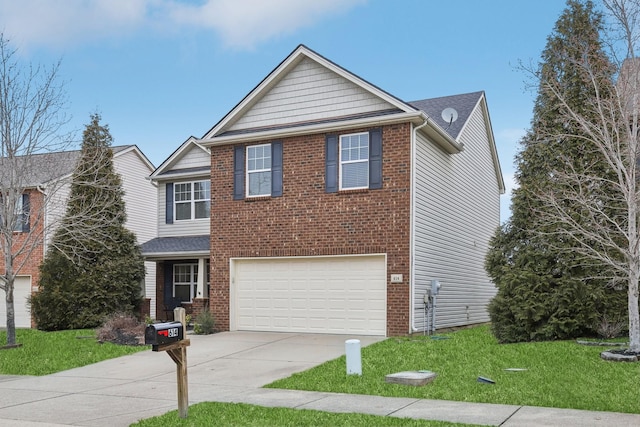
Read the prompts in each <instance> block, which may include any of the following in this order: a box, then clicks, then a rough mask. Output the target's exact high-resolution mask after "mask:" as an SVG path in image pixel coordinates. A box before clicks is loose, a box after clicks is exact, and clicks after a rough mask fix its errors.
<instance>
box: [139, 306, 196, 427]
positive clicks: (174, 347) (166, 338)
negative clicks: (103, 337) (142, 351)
mask: <svg viewBox="0 0 640 427" xmlns="http://www.w3.org/2000/svg"><path fill="white" fill-rule="evenodd" d="M173 318H174V319H177V320H178V321H179V322H172V323H159V324H154V325H149V326H147V329H146V331H145V343H146V344H151V346H152V347H151V349H152V350H153V351H166V352H167V354H168V355H169V357H171V359H172V360H173V361H174V362H175V364H176V378H177V383H178V414H179V415H180V418H187V415H188V414H189V384H188V381H187V347H188V346H189V345H191V341H189V340H188V339H184V334H185V333H186V330H187V325H186V312H185V310H184V308H182V307H178V308H176V309H174V310H173Z"/></svg>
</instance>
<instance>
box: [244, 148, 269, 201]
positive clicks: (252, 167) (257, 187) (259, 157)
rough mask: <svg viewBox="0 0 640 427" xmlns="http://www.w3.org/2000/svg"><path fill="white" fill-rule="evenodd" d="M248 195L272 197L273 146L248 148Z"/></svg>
mask: <svg viewBox="0 0 640 427" xmlns="http://www.w3.org/2000/svg"><path fill="white" fill-rule="evenodd" d="M247 195H248V196H249V197H257V196H270V195H271V144H263V145H252V146H249V147H247Z"/></svg>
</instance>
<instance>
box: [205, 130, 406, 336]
mask: <svg viewBox="0 0 640 427" xmlns="http://www.w3.org/2000/svg"><path fill="white" fill-rule="evenodd" d="M368 130H370V129H369V128H365V129H356V130H349V133H353V132H359V131H368ZM410 132H411V130H410V125H409V124H408V123H407V124H399V125H391V126H385V127H383V132H382V141H383V145H382V146H383V188H382V189H380V190H355V191H346V192H340V193H326V192H325V179H324V175H325V152H324V151H325V134H315V135H305V136H297V137H292V138H285V139H282V143H283V196H282V197H275V198H270V197H267V198H260V199H257V200H256V199H245V200H233V146H219V147H211V203H212V209H211V230H212V232H211V254H212V258H211V270H212V271H211V295H210V309H211V311H212V313H213V315H214V317H215V319H216V327H217V328H218V329H219V330H228V329H229V259H230V258H233V257H278V256H311V255H342V254H367V253H386V254H387V273H388V274H390V273H398V274H402V275H403V278H404V282H403V283H400V284H395V283H394V284H391V283H389V277H387V282H388V283H387V334H388V335H406V334H407V333H409V309H410V307H409V306H410V301H409V272H410V271H409V269H410V261H409V242H410V197H411V192H410V179H411V158H410V152H411V150H410V140H411V138H410ZM345 133H346V132H345ZM268 142H271V141H270V140H269V141H259V142H255V143H251V144H248V145H252V144H261V143H268Z"/></svg>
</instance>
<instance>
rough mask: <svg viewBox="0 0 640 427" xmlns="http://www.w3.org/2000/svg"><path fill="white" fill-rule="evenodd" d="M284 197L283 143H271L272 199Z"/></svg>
mask: <svg viewBox="0 0 640 427" xmlns="http://www.w3.org/2000/svg"><path fill="white" fill-rule="evenodd" d="M280 196H282V141H276V142H272V143H271V197H280Z"/></svg>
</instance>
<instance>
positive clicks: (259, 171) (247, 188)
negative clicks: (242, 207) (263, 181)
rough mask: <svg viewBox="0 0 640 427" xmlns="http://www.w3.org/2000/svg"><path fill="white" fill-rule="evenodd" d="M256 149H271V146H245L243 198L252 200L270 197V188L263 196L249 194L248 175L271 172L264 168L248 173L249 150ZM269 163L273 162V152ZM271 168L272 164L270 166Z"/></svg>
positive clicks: (269, 169)
mask: <svg viewBox="0 0 640 427" xmlns="http://www.w3.org/2000/svg"><path fill="white" fill-rule="evenodd" d="M258 147H269V148H271V144H270V143H269V144H258V145H249V146H247V148H246V150H245V155H244V157H245V165H244V170H245V195H246V196H245V197H247V198H253V197H266V196H271V188H269V192H268V193H264V194H249V187H250V180H249V175H250V174H252V173H261V172H271V170H272V168H271V167H270V168H264V169H255V170H252V171H249V149H250V148H258ZM271 162H273V151H271ZM271 166H273V164H272V165H271Z"/></svg>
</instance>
